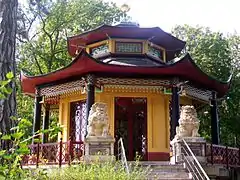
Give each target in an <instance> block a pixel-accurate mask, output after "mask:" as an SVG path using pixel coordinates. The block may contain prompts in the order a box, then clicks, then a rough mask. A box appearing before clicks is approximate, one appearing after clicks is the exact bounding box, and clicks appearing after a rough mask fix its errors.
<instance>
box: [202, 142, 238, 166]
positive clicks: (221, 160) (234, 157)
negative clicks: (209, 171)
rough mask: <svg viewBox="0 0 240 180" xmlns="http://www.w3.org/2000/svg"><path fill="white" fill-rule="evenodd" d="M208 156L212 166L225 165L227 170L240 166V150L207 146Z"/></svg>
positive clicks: (213, 145) (212, 145)
mask: <svg viewBox="0 0 240 180" xmlns="http://www.w3.org/2000/svg"><path fill="white" fill-rule="evenodd" d="M206 156H207V160H208V162H209V163H211V164H224V165H226V166H227V168H228V167H237V166H240V148H233V147H228V146H221V145H215V144H207V145H206Z"/></svg>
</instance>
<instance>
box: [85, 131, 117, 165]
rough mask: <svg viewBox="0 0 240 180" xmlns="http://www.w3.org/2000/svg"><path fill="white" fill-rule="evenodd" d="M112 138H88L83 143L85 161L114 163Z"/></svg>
mask: <svg viewBox="0 0 240 180" xmlns="http://www.w3.org/2000/svg"><path fill="white" fill-rule="evenodd" d="M114 142H115V140H114V138H113V137H111V136H106V137H103V136H100V137H97V136H89V137H86V139H85V141H84V145H85V153H84V160H85V161H114V160H115V157H114Z"/></svg>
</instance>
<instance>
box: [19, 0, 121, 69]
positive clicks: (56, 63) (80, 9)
mask: <svg viewBox="0 0 240 180" xmlns="http://www.w3.org/2000/svg"><path fill="white" fill-rule="evenodd" d="M31 2H35V3H30V4H29V8H28V9H27V10H25V11H27V12H28V13H29V14H28V15H27V16H30V17H32V16H33V17H34V18H35V20H36V19H37V20H38V21H39V24H38V26H37V28H36V27H34V28H35V29H34V30H35V31H36V33H35V34H33V35H31V36H30V35H29V36H28V37H27V39H25V41H24V43H22V45H21V46H20V51H19V53H18V55H19V59H20V61H19V68H20V69H27V70H28V72H31V73H32V74H42V73H48V72H51V71H53V70H56V69H58V68H60V67H64V66H66V65H67V64H68V63H69V62H71V58H70V57H69V55H68V51H67V42H66V40H67V36H72V35H76V34H79V33H82V32H84V31H87V30H91V29H94V28H96V27H97V26H100V25H102V24H112V23H114V22H118V21H120V18H121V17H122V16H123V12H122V11H120V9H119V8H117V7H116V5H115V4H113V3H106V2H104V1H102V0H70V1H66V0H58V1H50V0H45V1H31ZM26 19H29V18H26ZM28 23H30V22H28Z"/></svg>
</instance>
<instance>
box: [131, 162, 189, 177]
mask: <svg viewBox="0 0 240 180" xmlns="http://www.w3.org/2000/svg"><path fill="white" fill-rule="evenodd" d="M139 163H140V165H141V166H142V167H143V169H147V170H148V171H147V173H148V180H188V179H192V177H191V173H188V172H187V170H186V169H185V168H184V167H183V165H170V164H169V161H141V162H139ZM130 164H131V163H130Z"/></svg>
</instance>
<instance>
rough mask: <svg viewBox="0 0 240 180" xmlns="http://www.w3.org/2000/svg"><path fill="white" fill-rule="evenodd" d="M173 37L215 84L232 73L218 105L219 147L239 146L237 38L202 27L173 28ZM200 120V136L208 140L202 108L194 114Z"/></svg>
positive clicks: (239, 54) (208, 127)
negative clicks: (223, 145) (183, 42)
mask: <svg viewBox="0 0 240 180" xmlns="http://www.w3.org/2000/svg"><path fill="white" fill-rule="evenodd" d="M173 34H175V35H176V36H177V37H178V38H180V39H182V40H185V41H187V47H186V50H187V51H188V52H190V54H191V56H192V57H193V59H194V60H195V61H196V63H197V64H198V65H199V66H200V67H201V69H202V70H204V71H205V72H206V73H208V74H209V75H211V76H213V77H215V78H216V79H218V80H222V81H226V80H228V78H229V76H230V74H231V73H232V72H233V77H232V82H231V88H230V90H229V93H228V95H227V97H225V98H224V99H221V100H219V101H218V104H219V106H218V107H219V117H220V137H221V143H222V144H226V145H230V146H236V145H240V63H239V62H240V46H239V44H240V36H239V35H237V34H234V35H229V36H223V35H222V34H221V33H219V32H212V31H211V30H210V29H209V28H205V27H191V26H188V25H184V26H176V27H175V28H174V29H173ZM198 113H199V116H200V119H201V126H200V132H201V135H202V136H204V137H206V139H207V140H210V139H211V138H210V137H211V119H210V118H211V117H210V108H209V105H208V104H206V105H205V107H203V108H201V111H200V112H198Z"/></svg>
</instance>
